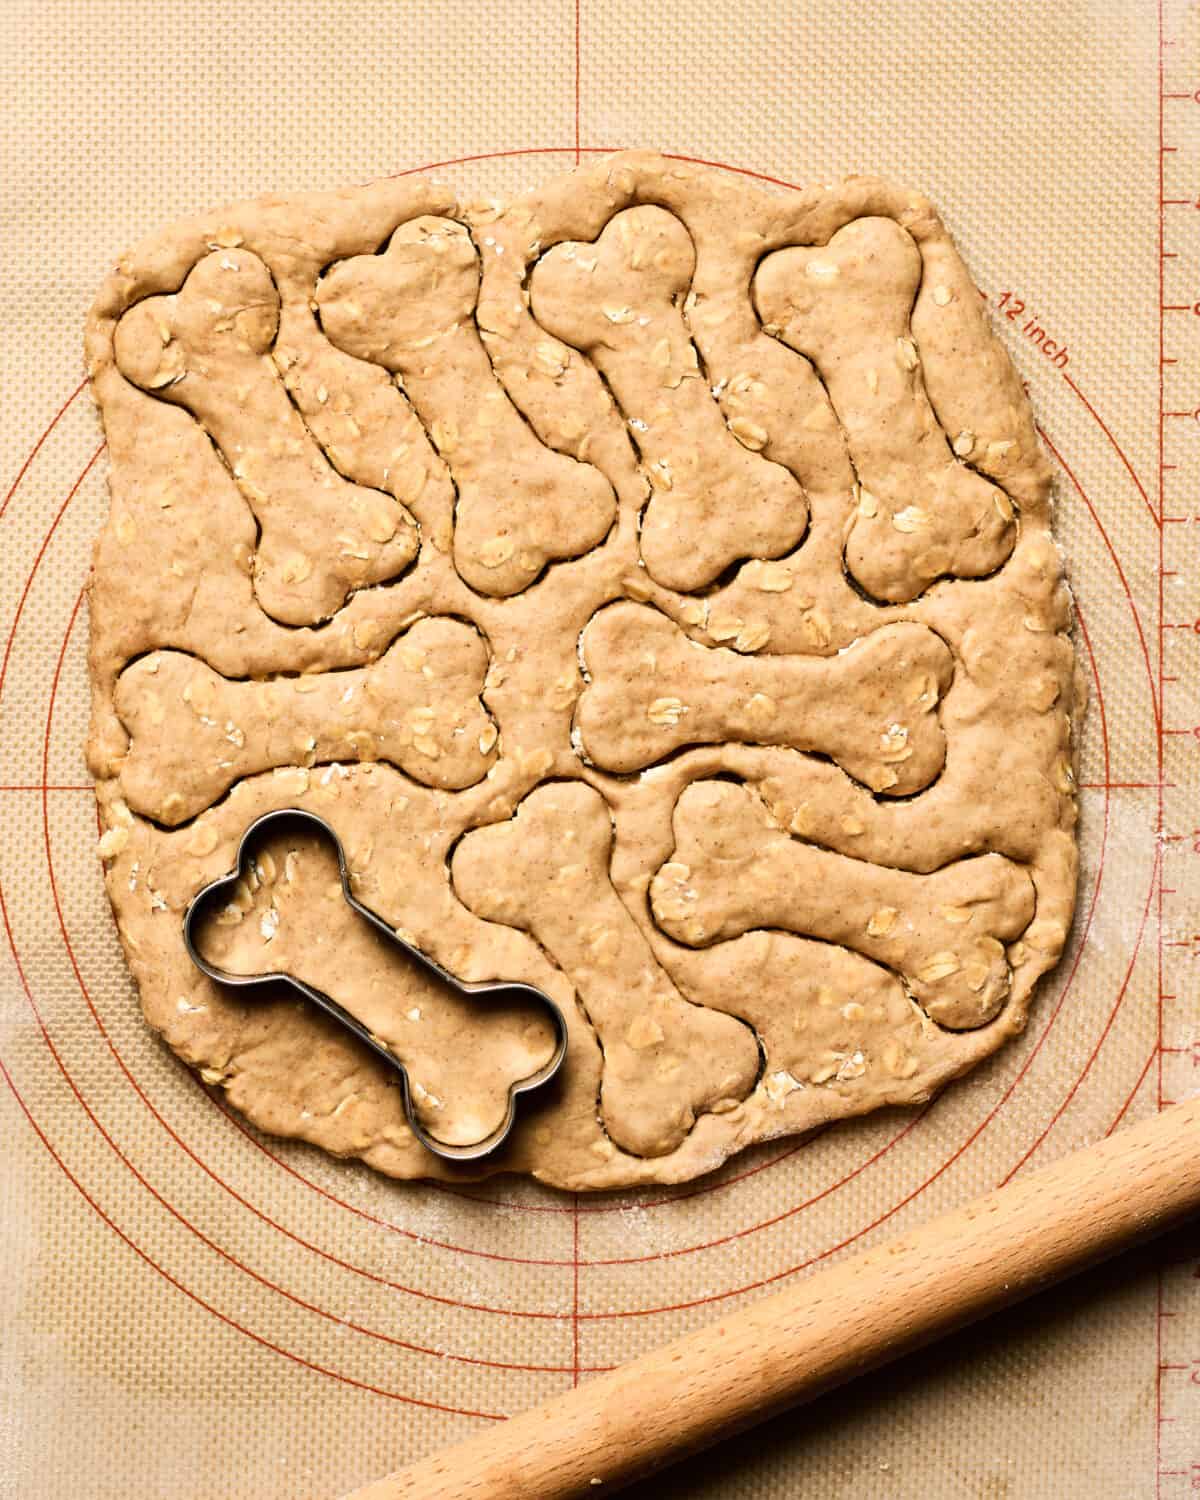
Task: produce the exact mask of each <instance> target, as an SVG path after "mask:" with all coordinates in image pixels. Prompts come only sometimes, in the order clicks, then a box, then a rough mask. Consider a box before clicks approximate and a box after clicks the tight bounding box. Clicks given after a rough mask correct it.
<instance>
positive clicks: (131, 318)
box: [114, 249, 418, 625]
mask: <svg viewBox="0 0 1200 1500" xmlns="http://www.w3.org/2000/svg"><path fill="white" fill-rule="evenodd" d="M279 308H280V304H279V293H278V291H277V290H276V287H275V283H274V281H273V280H272V278H271V274H270V272H269V271H268V269H267V267H266V265H265V264H264V263H263V261H262V260H260V259H259V257H258V256H257V255H254V254H252V253H251V252H250V251H248V250H244V249H238V250H222V251H217V252H214V253H213V254H211V255H207V256H205V257H204V258H203V259H201V260H199V261H197V262H196V264H195V265H194V266H193V267H192V269H191V271H190V272H189V273H188V276H187V279H186V280H185V281H184V283H183V286H182V287H181V288H180V290H179V291H178V292H175V293H171V294H170V295H165V296H156V297H147V298H146V299H145V300H143V301H141V302H138V303H135V305H134V306H133V307H131V308H130V309H129V311H128V312H127V313H125V314H124V316H123V317H122V318H121V320H120V322H119V323H118V324H117V329H116V334H115V338H114V353H115V358H116V362H117V366H118V368H119V369H120V371H121V373H122V374H123V375H124V376H125V377H126V379H127V380H130V381H132V383H133V384H134V385H136V386H139V387H140V388H141V389H142V390H144V391H147V392H148V393H150V394H152V395H154V396H157V397H160V398H161V399H162V400H164V401H168V402H171V403H172V404H173V405H176V406H180V407H182V408H183V409H184V410H185V411H187V412H189V413H190V414H191V416H192V417H194V418H195V419H196V421H197V422H199V423H200V425H201V426H202V427H203V428H204V430H205V431H206V432H207V433H208V436H209V437H210V438H211V440H212V442H213V443H214V445H215V446H216V448H217V449H218V451H219V452H220V454H221V455H222V457H223V458H224V461H225V463H226V466H227V467H228V469H229V471H230V473H231V474H232V476H233V479H234V481H235V483H236V484H237V486H238V489H239V490H240V492H241V494H242V496H243V498H244V499H245V500H246V503H247V504H248V505H249V507H250V509H251V511H252V512H253V514H254V517H255V520H256V521H257V523H258V527H259V538H258V546H257V550H256V552H255V555H254V560H253V569H254V584H255V592H256V594H257V596H258V601H259V604H260V605H261V607H262V608H263V610H264V611H265V612H266V613H267V614H268V615H269V616H270V617H271V618H272V619H274V620H277V621H278V622H279V623H281V624H284V625H315V624H319V623H320V622H321V621H323V620H327V619H329V618H330V617H331V616H332V615H334V614H335V613H336V612H337V611H338V610H339V609H341V608H342V606H343V605H344V604H345V603H346V601H347V599H348V598H349V597H350V595H351V594H352V593H353V592H354V591H355V590H357V589H360V588H363V587H366V586H367V585H370V584H376V583H384V582H387V581H388V580H390V579H394V578H396V577H397V576H398V575H399V574H401V573H402V572H403V571H404V569H405V568H406V567H407V566H408V564H409V563H410V562H411V561H412V559H413V558H414V557H415V556H416V552H417V546H418V535H417V528H416V524H415V522H414V521H413V518H412V516H410V515H409V513H408V511H407V510H405V508H404V507H403V506H402V505H400V504H399V502H398V501H396V500H395V499H393V498H392V496H390V495H386V494H384V493H382V491H379V490H373V489H367V488H364V487H363V486H361V485H357V484H352V483H351V482H350V481H349V480H347V479H344V478H343V477H342V475H341V474H339V473H338V471H337V470H336V469H335V468H334V467H333V466H332V464H331V463H330V462H329V460H328V459H327V458H326V456H325V454H324V453H323V451H322V450H321V448H320V447H319V446H318V445H317V443H316V442H315V441H314V439H313V437H312V434H311V433H310V432H309V430H308V428H307V427H306V426H305V424H304V422H303V421H302V419H301V418H300V415H299V413H298V412H297V411H296V409H295V407H294V406H293V404H292V402H291V400H290V399H289V397H288V395H287V392H286V389H285V387H284V384H283V381H282V380H281V379H280V376H279V372H278V371H277V370H276V368H275V365H274V363H273V362H272V359H271V347H272V344H273V343H274V340H275V336H276V333H277V330H278V327H279ZM263 434H265V439H263V440H259V435H263ZM251 435H254V436H253V437H251ZM331 543H332V545H331Z"/></svg>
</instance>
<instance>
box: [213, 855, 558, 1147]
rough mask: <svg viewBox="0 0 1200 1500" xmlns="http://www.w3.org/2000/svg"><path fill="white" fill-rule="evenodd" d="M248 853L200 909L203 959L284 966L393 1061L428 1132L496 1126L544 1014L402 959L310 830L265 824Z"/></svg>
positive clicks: (441, 1136) (530, 1066) (456, 1138)
mask: <svg viewBox="0 0 1200 1500" xmlns="http://www.w3.org/2000/svg"><path fill="white" fill-rule="evenodd" d="M247 853H248V854H249V856H250V857H249V858H248V860H247V861H246V862H245V864H244V866H243V868H242V871H241V879H240V880H239V881H237V882H236V883H235V884H233V885H232V886H231V888H230V892H229V899H228V900H227V901H226V902H225V903H224V904H222V905H214V907H213V909H212V910H211V911H208V910H205V911H202V912H201V913H200V916H199V919H198V922H197V926H196V929H195V934H194V935H195V939H196V943H197V947H198V949H199V951H200V953H201V956H202V957H203V958H204V960H205V961H206V962H207V963H208V964H210V965H211V966H212V967H214V968H217V969H220V970H223V971H224V972H225V973H227V974H236V975H239V976H245V977H254V976H260V975H261V976H264V977H269V976H271V975H274V974H279V973H282V974H286V975H288V976H289V977H290V978H292V979H294V980H298V981H299V982H300V983H302V984H305V985H307V986H309V987H310V988H312V989H315V990H319V991H320V992H321V993H322V994H324V995H328V996H329V997H330V998H331V999H333V1000H334V1001H335V1002H336V1003H338V1004H339V1005H341V1006H342V1007H343V1008H344V1009H345V1010H346V1011H347V1012H348V1013H349V1014H351V1015H352V1016H353V1017H354V1019H355V1020H356V1021H358V1022H359V1023H360V1025H362V1026H364V1027H365V1028H366V1029H367V1031H369V1032H371V1033H372V1034H373V1035H374V1037H375V1038H376V1039H377V1040H378V1041H379V1042H382V1043H383V1044H384V1046H385V1047H386V1048H387V1049H388V1050H389V1051H390V1052H391V1053H393V1054H394V1055H395V1056H396V1057H397V1058H399V1060H400V1061H401V1062H402V1063H403V1064H404V1066H405V1069H406V1071H407V1073H408V1080H409V1095H410V1098H411V1101H412V1108H413V1111H414V1112H415V1114H416V1116H417V1119H418V1120H419V1121H420V1124H421V1126H422V1128H423V1129H425V1130H426V1131H427V1132H428V1133H429V1134H430V1135H431V1136H433V1137H434V1138H435V1139H436V1140H437V1141H439V1142H441V1143H444V1144H446V1145H449V1146H470V1145H474V1144H475V1143H476V1142H477V1141H481V1140H484V1139H486V1138H487V1137H488V1136H489V1135H491V1134H492V1133H493V1132H494V1131H495V1130H497V1129H498V1128H499V1127H500V1126H501V1124H502V1123H503V1121H504V1119H505V1117H506V1115H507V1113H508V1108H509V1096H510V1090H511V1089H512V1086H513V1085H514V1084H517V1083H519V1082H520V1081H521V1080H522V1079H526V1078H529V1077H531V1076H533V1075H534V1074H536V1073H537V1072H539V1070H541V1069H542V1068H544V1067H546V1066H547V1064H548V1063H549V1062H550V1060H551V1058H552V1057H553V1055H554V1052H555V1050H556V1046H557V1038H556V1035H555V1031H554V1027H553V1025H552V1024H551V1023H550V1021H549V1020H548V1019H547V1017H546V1015H545V1013H544V1012H543V1011H542V1010H541V1009H540V1008H539V1007H538V1006H537V1005H536V1004H535V1003H532V1002H522V1001H521V1000H520V999H518V998H517V997H515V996H513V995H510V994H508V993H505V994H502V995H498V996H480V997H478V998H471V997H468V996H465V995H463V994H461V993H459V992H458V991H456V990H455V989H454V988H452V987H451V986H450V985H449V984H445V983H441V982H439V981H438V979H436V978H435V977H434V976H433V974H431V973H430V972H429V971H428V970H426V969H424V968H422V967H420V966H419V965H418V964H417V963H415V962H414V961H413V960H412V959H410V958H408V957H407V956H406V955H405V953H404V952H403V950H402V949H401V948H400V947H399V946H398V945H397V944H396V943H393V942H389V941H388V939H387V938H386V937H385V936H384V935H383V934H382V933H381V932H379V931H377V930H376V929H375V928H374V927H373V926H372V925H371V924H370V923H369V922H367V921H366V920H365V919H364V918H363V917H362V916H361V915H360V914H359V913H357V912H356V911H354V909H353V908H352V907H351V906H350V905H349V903H348V902H347V901H346V900H345V898H344V891H343V887H342V883H341V879H340V873H339V868H338V862H337V858H336V855H335V853H334V850H333V848H332V847H331V846H330V843H329V841H328V840H327V839H325V838H323V837H321V836H320V835H319V834H317V833H315V832H313V831H310V830H306V829H304V828H298V829H289V830H288V831H287V832H286V833H285V832H283V831H275V832H272V833H267V832H266V831H265V830H264V831H263V835H262V836H261V839H258V838H256V839H255V840H254V845H253V849H252V850H248V851H247ZM346 1097H347V1098H348V1099H352V1097H353V1091H352V1090H351V1091H349V1092H348V1094H347V1096H346Z"/></svg>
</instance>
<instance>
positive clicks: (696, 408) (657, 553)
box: [530, 207, 808, 592]
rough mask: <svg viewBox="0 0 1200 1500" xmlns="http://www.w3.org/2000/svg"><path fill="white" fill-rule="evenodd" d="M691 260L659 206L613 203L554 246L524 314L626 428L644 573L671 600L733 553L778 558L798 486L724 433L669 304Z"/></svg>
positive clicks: (786, 547)
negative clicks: (580, 367) (576, 356)
mask: <svg viewBox="0 0 1200 1500" xmlns="http://www.w3.org/2000/svg"><path fill="white" fill-rule="evenodd" d="M695 267H696V252H695V249H694V248H693V245H692V240H691V236H690V235H689V234H688V232H687V230H686V229H685V228H684V226H683V224H682V223H681V222H680V221H679V220H678V219H677V218H676V217H675V216H674V215H673V214H670V213H667V211H666V210H665V209H661V208H652V207H643V208H631V209H627V210H626V211H625V212H624V213H619V214H617V215H616V216H615V217H614V218H612V219H610V220H609V222H608V224H607V225H605V227H604V230H603V232H602V233H601V235H600V237H599V239H597V240H596V241H595V242H594V243H593V244H577V243H575V242H573V241H569V242H567V243H564V244H561V245H556V246H555V247H554V248H553V249H552V250H549V251H548V252H547V253H546V254H545V255H543V256H542V258H541V259H540V260H539V261H538V263H537V265H536V267H535V268H534V272H533V276H532V279H531V281H530V303H531V307H532V310H533V315H534V317H535V318H536V319H537V321H538V322H539V323H540V324H541V326H542V327H543V328H545V329H546V330H547V331H548V332H550V333H552V334H554V335H555V336H556V337H558V338H560V339H561V340H562V341H563V342H564V343H566V344H571V345H572V346H573V347H575V348H576V349H579V350H581V351H582V352H583V353H585V354H587V355H588V356H589V357H590V358H591V360H592V361H593V362H594V363H595V365H596V367H597V368H598V369H599V370H600V373H601V374H602V375H603V376H604V378H605V380H607V381H608V384H609V386H610V387H611V389H612V391H613V394H614V395H615V397H616V399H617V402H618V403H619V405H620V407H621V410H622V412H623V413H624V415H625V417H626V418H627V420H628V423H629V427H630V431H631V434H632V437H633V440H634V442H635V444H636V446H637V448H638V450H639V452H640V453H641V456H642V460H643V462H644V464H645V465H646V470H647V473H648V474H649V477H650V483H651V485H652V487H653V493H652V495H651V499H650V503H649V504H648V506H647V507H646V511H645V515H644V516H643V518H642V537H641V548H642V557H643V559H644V560H645V563H646V568H647V571H648V572H649V573H650V575H651V577H653V578H654V579H656V580H657V581H658V582H659V583H661V584H664V585H665V586H666V587H667V588H673V589H681V590H683V591H685V592H687V591H689V590H692V589H697V588H700V587H701V586H703V585H704V584H707V583H711V582H712V580H713V579H714V578H716V577H717V575H718V574H719V573H721V572H722V570H723V569H725V568H726V567H728V566H729V564H730V563H732V562H736V561H737V559H738V558H740V557H766V558H770V557H779V556H781V555H782V554H783V553H784V552H788V551H790V550H791V549H792V548H793V547H794V546H795V545H796V543H797V542H798V541H799V540H800V538H801V537H802V536H803V535H804V529H805V526H806V525H807V522H808V507H807V504H806V502H805V498H804V492H803V490H802V489H801V488H800V486H799V484H798V483H797V482H796V480H795V479H794V478H793V477H792V475H791V474H790V473H789V472H788V470H787V469H785V468H783V467H782V466H781V465H779V464H776V463H772V462H770V460H769V459H767V458H765V457H763V456H762V455H761V454H760V453H759V452H758V451H757V450H758V449H759V448H761V447H762V446H763V442H765V435H764V437H763V439H762V440H761V441H760V440H759V438H758V435H757V433H756V432H753V431H751V430H750V428H744V427H739V426H738V425H736V424H735V425H734V426H733V427H732V428H731V427H729V426H727V425H726V422H725V419H724V417H723V416H722V415H721V410H720V408H719V407H718V405H717V403H716V401H715V399H714V398H713V394H712V392H711V391H710V390H709V388H708V381H707V380H706V379H705V377H704V373H703V371H702V370H701V368H700V366H699V362H698V359H697V354H696V347H695V345H694V344H693V343H692V340H691V336H690V334H689V331H688V327H687V324H686V322H685V321H684V314H683V311H682V308H681V305H680V304H681V301H682V298H683V295H684V293H685V292H687V290H688V289H689V287H690V286H691V283H692V275H693V272H694V271H695Z"/></svg>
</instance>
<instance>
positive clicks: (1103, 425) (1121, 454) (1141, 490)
mask: <svg viewBox="0 0 1200 1500" xmlns="http://www.w3.org/2000/svg"><path fill="white" fill-rule="evenodd" d="M1160 300H1161V298H1160ZM1063 379H1064V380H1065V381H1066V382H1067V384H1068V385H1069V386H1070V387H1071V389H1072V390H1073V391H1074V392H1075V394H1076V395H1077V396H1078V397H1079V399H1080V400H1081V401H1082V402H1083V404H1084V406H1086V407H1087V409H1088V411H1089V412H1090V413H1091V415H1092V417H1094V418H1095V420H1096V422H1097V424H1098V425H1099V427H1100V430H1101V432H1103V434H1104V436H1105V437H1106V438H1107V439H1108V440H1109V442H1110V443H1111V444H1112V445H1113V449H1114V450H1115V452H1116V455H1117V457H1118V458H1119V459H1120V460H1121V462H1122V463H1123V464H1124V465H1125V469H1126V472H1127V473H1128V475H1129V477H1130V479H1132V480H1133V482H1134V485H1135V486H1136V488H1137V492H1138V494H1139V495H1140V496H1141V497H1142V499H1143V500H1144V501H1145V502H1146V509H1147V510H1148V511H1149V512H1150V515H1151V517H1152V518H1153V520H1154V524H1155V525H1156V526H1157V525H1158V513H1157V512H1156V511H1155V509H1154V505H1153V503H1152V502H1151V499H1150V496H1149V495H1148V494H1147V493H1146V487H1145V485H1143V484H1142V481H1141V480H1140V479H1139V478H1138V477H1137V474H1136V473H1135V472H1134V467H1133V465H1132V464H1131V463H1130V462H1129V459H1128V458H1127V457H1126V456H1125V450H1124V449H1123V448H1122V447H1121V445H1120V443H1118V442H1117V440H1116V438H1115V437H1114V436H1113V435H1112V433H1111V432H1110V431H1109V427H1108V423H1107V422H1105V420H1104V418H1103V417H1102V416H1101V415H1100V413H1099V412H1098V411H1097V410H1096V408H1095V407H1094V406H1093V405H1092V403H1091V402H1090V401H1089V400H1088V398H1087V397H1086V396H1085V395H1084V394H1083V392H1082V391H1081V390H1080V389H1079V387H1078V386H1077V385H1076V384H1075V382H1074V381H1073V380H1072V379H1071V377H1070V376H1069V375H1068V374H1067V372H1066V371H1065V370H1064V371H1063ZM1159 405H1160V406H1161V405H1162V402H1161V401H1160V402H1159Z"/></svg>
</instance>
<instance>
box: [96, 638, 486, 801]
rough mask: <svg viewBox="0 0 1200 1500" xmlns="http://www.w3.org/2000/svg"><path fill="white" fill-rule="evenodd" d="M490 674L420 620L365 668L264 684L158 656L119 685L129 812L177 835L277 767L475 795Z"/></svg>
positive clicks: (475, 655) (190, 660)
mask: <svg viewBox="0 0 1200 1500" xmlns="http://www.w3.org/2000/svg"><path fill="white" fill-rule="evenodd" d="M487 663H488V655H487V648H486V647H485V645H484V643H483V640H482V638H481V637H480V636H479V635H478V633H477V632H476V631H475V630H473V629H472V628H471V627H470V626H469V625H464V624H462V623H461V622H460V621H458V620H447V619H442V618H438V617H434V618H430V619H425V620H419V621H418V622H417V623H416V624H415V625H414V626H413V627H412V628H411V629H410V630H409V631H407V632H406V633H405V634H404V635H402V636H401V637H400V638H399V639H398V640H396V641H394V642H393V643H392V645H391V646H390V647H389V648H388V649H387V651H385V652H384V654H383V656H381V657H380V659H379V660H378V661H377V662H375V663H374V664H373V665H371V666H369V667H357V668H352V669H350V670H346V671H336V672H313V673H309V674H307V675H305V676H300V677H276V678H273V679H270V680H267V681H263V682H233V681H230V680H229V679H228V678H225V677H222V676H220V674H219V673H217V672H214V671H213V670H212V668H211V667H208V666H206V665H205V664H204V663H203V662H201V661H198V660H197V659H196V658H195V657H193V656H188V655H186V654H185V653H183V652H179V651H155V652H153V653H152V654H151V655H150V656H143V657H141V658H140V659H139V660H138V661H136V662H134V663H133V665H132V666H129V667H126V669H125V671H124V672H122V673H121V676H120V678H119V679H118V682H117V690H116V694H115V705H116V710H117V714H118V716H119V717H120V719H121V722H122V723H123V724H124V725H125V727H126V729H127V730H128V732H129V740H130V744H129V753H128V754H127V755H126V757H125V759H124V761H123V762H122V764H121V773H120V774H121V790H122V792H123V794H124V796H125V800H126V802H127V803H128V805H129V806H130V807H131V808H132V809H133V810H134V812H139V813H143V814H145V815H146V816H147V817H151V818H154V819H155V820H156V821H157V822H159V823H163V824H166V825H167V826H168V827H174V826H176V825H177V824H179V823H183V822H186V820H187V819H188V818H193V817H195V816H196V814H197V813H201V812H203V811H204V809H205V808H206V807H211V806H212V804H213V803H214V802H216V801H217V799H218V798H219V797H220V796H221V795H222V794H223V793H224V792H226V791H227V790H228V789H229V788H230V787H231V786H232V785H233V784H234V782H235V781H238V780H240V779H241V778H242V777H244V776H253V775H255V774H257V773H258V772H260V771H267V770H271V769H272V768H274V767H277V766H287V765H306V766H310V765H313V764H315V763H316V762H317V761H332V760H351V761H355V760H386V761H390V762H391V763H392V764H393V765H395V766H398V767H399V768H400V769H401V770H403V771H406V772H407V773H408V775H410V776H411V777H412V778H413V779H414V780H415V781H421V782H424V783H425V784H426V785H427V786H436V787H444V788H447V789H451V790H457V789H460V788H462V787H467V786H473V785H474V784H475V783H476V782H478V781H481V780H482V779H483V777H484V776H486V775H487V771H488V767H489V766H490V765H492V763H493V762H494V760H495V758H496V749H495V746H496V739H497V734H496V726H495V724H494V723H493V722H492V720H491V718H490V717H489V716H488V713H487V711H486V709H485V708H484V706H483V703H482V702H481V701H480V698H479V693H480V692H481V691H482V689H483V683H484V675H485V673H486V671H487ZM285 701H286V709H287V711H286V713H282V712H281V711H280V710H281V706H282V705H283V704H284V702H285ZM283 723H286V725H287V733H286V736H285V737H283V738H281V734H283V731H282V729H281V724H283Z"/></svg>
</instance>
